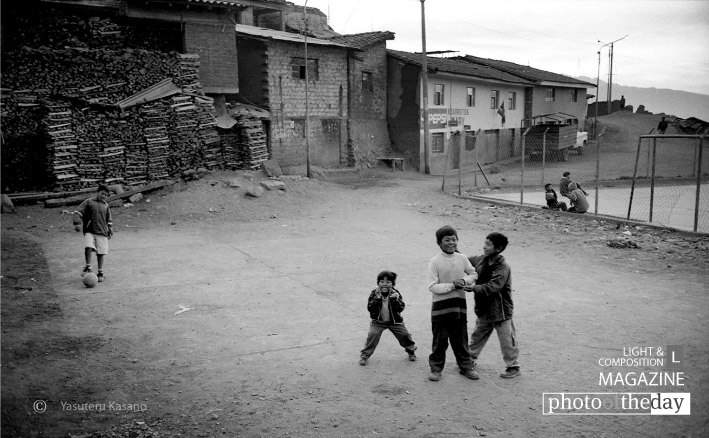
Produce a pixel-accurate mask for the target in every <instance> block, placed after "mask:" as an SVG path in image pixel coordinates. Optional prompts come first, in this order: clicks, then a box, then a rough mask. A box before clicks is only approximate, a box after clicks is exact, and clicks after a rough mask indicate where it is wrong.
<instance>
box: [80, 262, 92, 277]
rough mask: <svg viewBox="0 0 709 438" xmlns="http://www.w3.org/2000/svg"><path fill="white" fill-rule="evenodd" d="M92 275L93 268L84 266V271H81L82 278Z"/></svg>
mask: <svg viewBox="0 0 709 438" xmlns="http://www.w3.org/2000/svg"><path fill="white" fill-rule="evenodd" d="M90 273H91V266H90V265H86V266H84V270H83V271H81V276H82V277H83V276H84V275H86V274H90Z"/></svg>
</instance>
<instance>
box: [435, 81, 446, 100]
mask: <svg viewBox="0 0 709 438" xmlns="http://www.w3.org/2000/svg"><path fill="white" fill-rule="evenodd" d="M444 91H445V87H444V86H443V84H436V85H434V86H433V104H434V105H443V104H444V101H443V92H444Z"/></svg>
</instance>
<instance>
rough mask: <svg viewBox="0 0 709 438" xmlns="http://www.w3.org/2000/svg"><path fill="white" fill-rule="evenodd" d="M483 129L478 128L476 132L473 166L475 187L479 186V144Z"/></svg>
mask: <svg viewBox="0 0 709 438" xmlns="http://www.w3.org/2000/svg"><path fill="white" fill-rule="evenodd" d="M480 131H481V129H478V130H477V131H476V132H475V147H474V148H473V149H475V166H473V183H474V184H475V187H477V186H478V166H479V164H478V149H480V145H479V144H478V135H480Z"/></svg>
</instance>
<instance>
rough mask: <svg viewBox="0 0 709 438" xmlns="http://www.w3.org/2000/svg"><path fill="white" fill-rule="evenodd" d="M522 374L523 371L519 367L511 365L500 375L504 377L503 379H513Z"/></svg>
mask: <svg viewBox="0 0 709 438" xmlns="http://www.w3.org/2000/svg"><path fill="white" fill-rule="evenodd" d="M520 375H522V372H521V371H520V370H519V368H517V367H509V368H507V370H505V372H504V373H502V374H500V377H502V378H503V379H511V378H513V377H517V376H520Z"/></svg>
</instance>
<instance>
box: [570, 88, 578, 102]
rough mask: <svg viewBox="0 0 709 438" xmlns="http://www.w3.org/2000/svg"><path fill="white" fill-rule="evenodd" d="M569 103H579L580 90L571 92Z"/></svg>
mask: <svg viewBox="0 0 709 438" xmlns="http://www.w3.org/2000/svg"><path fill="white" fill-rule="evenodd" d="M569 101H570V102H578V101H579V90H569Z"/></svg>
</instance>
